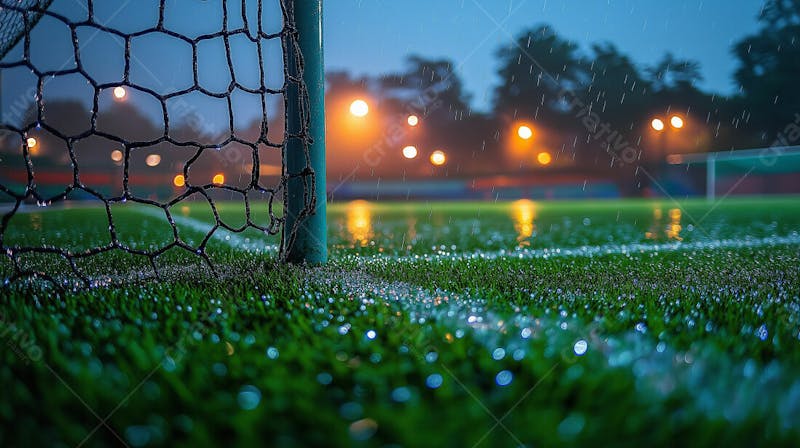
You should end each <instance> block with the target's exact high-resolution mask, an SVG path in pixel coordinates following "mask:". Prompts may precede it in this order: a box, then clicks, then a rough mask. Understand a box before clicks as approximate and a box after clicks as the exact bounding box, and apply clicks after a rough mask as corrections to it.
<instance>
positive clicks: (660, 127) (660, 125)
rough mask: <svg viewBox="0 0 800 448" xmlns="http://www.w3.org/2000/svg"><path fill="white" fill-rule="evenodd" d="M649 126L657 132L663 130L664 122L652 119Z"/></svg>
mask: <svg viewBox="0 0 800 448" xmlns="http://www.w3.org/2000/svg"><path fill="white" fill-rule="evenodd" d="M650 126H651V127H652V128H653V129H655V130H656V131H659V132H660V131H663V130H664V122H663V121H661V119H660V118H654V119H653V121H651V122H650Z"/></svg>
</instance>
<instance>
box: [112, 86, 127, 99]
mask: <svg viewBox="0 0 800 448" xmlns="http://www.w3.org/2000/svg"><path fill="white" fill-rule="evenodd" d="M127 94H128V92H127V91H125V87H122V86H118V87H115V88H114V98H116V99H118V100H121V99H123V98H125V96H126V95H127Z"/></svg>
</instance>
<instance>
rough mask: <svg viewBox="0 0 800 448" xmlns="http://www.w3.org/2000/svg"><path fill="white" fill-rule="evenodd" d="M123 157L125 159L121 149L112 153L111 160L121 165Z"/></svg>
mask: <svg viewBox="0 0 800 448" xmlns="http://www.w3.org/2000/svg"><path fill="white" fill-rule="evenodd" d="M122 157H123V154H122V151H120V150H119V149H115V150H113V151H111V160H113V161H115V162H117V163H119V162H122Z"/></svg>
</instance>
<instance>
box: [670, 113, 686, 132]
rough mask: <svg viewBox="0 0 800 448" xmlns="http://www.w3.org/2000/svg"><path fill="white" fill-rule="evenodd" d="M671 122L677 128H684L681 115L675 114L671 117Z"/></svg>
mask: <svg viewBox="0 0 800 448" xmlns="http://www.w3.org/2000/svg"><path fill="white" fill-rule="evenodd" d="M669 123H670V124H671V125H672V127H673V128H675V129H681V128H683V118H681V117H679V116H677V115H673V116H672V118H670V120H669Z"/></svg>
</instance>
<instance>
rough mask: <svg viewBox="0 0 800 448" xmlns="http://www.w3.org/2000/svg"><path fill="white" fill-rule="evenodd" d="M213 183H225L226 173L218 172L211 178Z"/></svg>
mask: <svg viewBox="0 0 800 448" xmlns="http://www.w3.org/2000/svg"><path fill="white" fill-rule="evenodd" d="M211 183H213V184H214V185H222V184H224V183H225V175H224V174H222V173H217V174H216V175H215V176H214V178H213V179H211Z"/></svg>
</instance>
